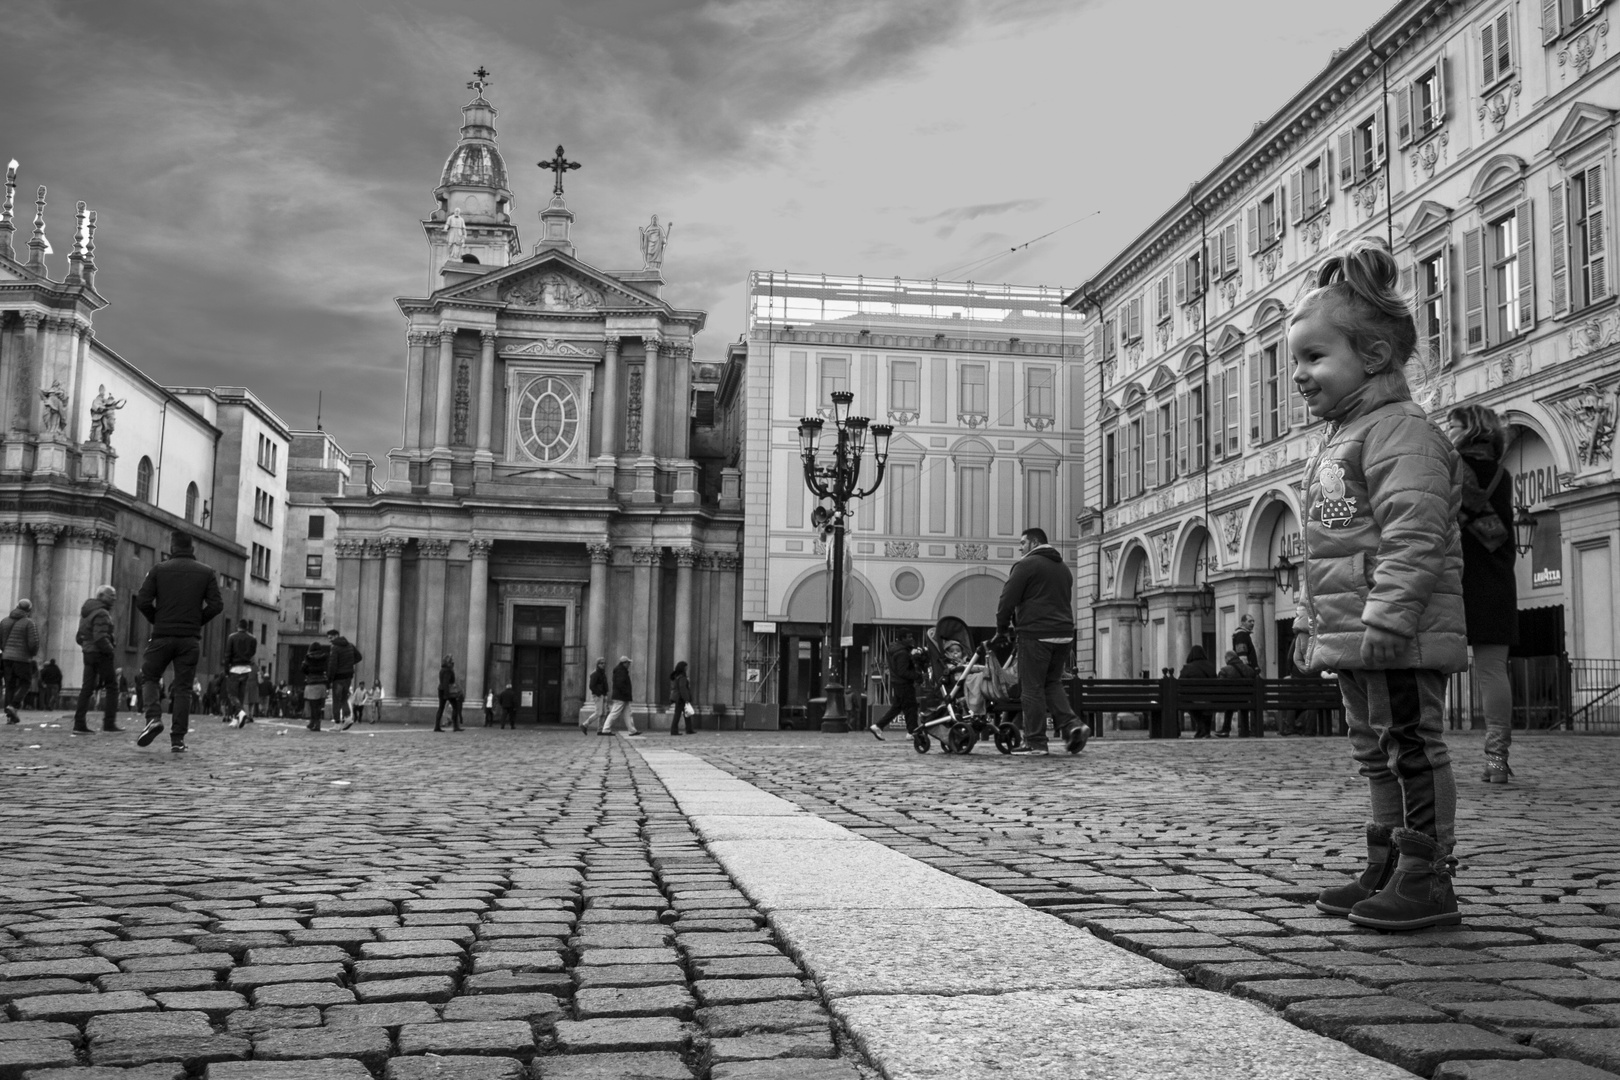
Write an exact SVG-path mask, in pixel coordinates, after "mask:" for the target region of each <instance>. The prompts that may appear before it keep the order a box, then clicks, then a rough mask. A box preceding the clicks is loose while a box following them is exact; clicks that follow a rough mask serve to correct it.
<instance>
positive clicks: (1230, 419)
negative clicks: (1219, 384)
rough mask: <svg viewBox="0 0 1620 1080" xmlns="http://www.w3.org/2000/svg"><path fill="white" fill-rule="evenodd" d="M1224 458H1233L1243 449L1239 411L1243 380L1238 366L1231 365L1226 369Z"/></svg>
mask: <svg viewBox="0 0 1620 1080" xmlns="http://www.w3.org/2000/svg"><path fill="white" fill-rule="evenodd" d="M1225 389H1226V408H1225V410H1224V416H1225V417H1226V456H1227V457H1234V456H1236V455H1237V454H1238V453H1239V452H1240V451H1242V449H1243V413H1242V411H1241V408H1242V405H1241V402H1242V395H1243V380H1242V376H1240V375H1239V374H1238V365H1237V364H1236V363H1233V364H1232V365H1230V366H1229V367H1228V368H1227V369H1226V380H1225Z"/></svg>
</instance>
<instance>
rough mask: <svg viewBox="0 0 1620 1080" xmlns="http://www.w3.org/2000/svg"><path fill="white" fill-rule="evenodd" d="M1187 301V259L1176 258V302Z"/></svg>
mask: <svg viewBox="0 0 1620 1080" xmlns="http://www.w3.org/2000/svg"><path fill="white" fill-rule="evenodd" d="M1186 302H1187V260H1186V259H1177V260H1176V304H1177V305H1178V306H1179V305H1181V304H1185V303H1186Z"/></svg>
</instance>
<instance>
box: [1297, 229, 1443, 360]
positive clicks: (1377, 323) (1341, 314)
mask: <svg viewBox="0 0 1620 1080" xmlns="http://www.w3.org/2000/svg"><path fill="white" fill-rule="evenodd" d="M1330 299H1332V300H1336V301H1337V303H1335V304H1333V305H1330V306H1329V307H1328V308H1327V309H1326V310H1328V311H1329V312H1330V316H1329V317H1330V318H1332V319H1333V321H1334V323H1335V324H1336V325H1338V327H1339V329H1340V330H1341V331H1343V332H1344V333H1345V334H1346V335H1347V336H1348V337H1349V339H1350V343H1351V346H1352V347H1353V348H1354V349H1355V350H1356V353H1357V354H1358V355H1360V356H1361V357H1363V358H1364V359H1367V360H1369V361H1374V360H1376V362H1377V363H1378V369H1379V370H1381V369H1382V368H1384V367H1386V366H1389V365H1394V366H1397V367H1398V366H1399V365H1401V364H1404V363H1405V362H1406V361H1407V360H1408V359H1409V358H1411V356H1412V355H1413V354H1414V353H1415V352H1416V351H1417V347H1418V341H1417V324H1416V322H1415V321H1414V320H1413V318H1412V309H1411V307H1410V305H1408V304H1407V302H1406V298H1405V297H1404V296H1402V295H1401V269H1400V266H1399V265H1398V264H1397V263H1396V262H1395V256H1394V255H1392V254H1390V251H1389V249H1388V248H1387V247H1385V246H1384V244H1383V242H1382V241H1379V240H1374V239H1370V238H1364V239H1360V240H1356V241H1353V242H1352V243H1351V244H1350V245H1349V246H1348V247H1346V248H1345V250H1344V253H1343V254H1341V255H1335V256H1333V257H1332V258H1330V259H1328V260H1327V261H1326V262H1325V263H1323V264H1322V268H1321V269H1320V270H1318V271H1317V274H1316V288H1315V289H1314V290H1312V291H1311V292H1310V293H1309V294H1307V295H1306V296H1305V298H1304V299H1303V300H1301V301H1300V303H1299V306H1298V307H1296V308H1295V310H1294V318H1295V319H1296V320H1297V319H1299V318H1302V317H1303V316H1304V315H1305V314H1306V313H1308V312H1309V311H1312V310H1314V309H1315V308H1316V307H1317V306H1319V305H1322V304H1323V303H1324V302H1325V301H1327V300H1330ZM1370 370H1371V369H1370Z"/></svg>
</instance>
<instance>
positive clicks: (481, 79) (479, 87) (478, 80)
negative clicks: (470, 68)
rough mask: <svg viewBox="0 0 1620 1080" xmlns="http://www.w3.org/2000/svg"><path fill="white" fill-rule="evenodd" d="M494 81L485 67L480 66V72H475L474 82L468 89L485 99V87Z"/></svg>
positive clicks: (468, 85)
mask: <svg viewBox="0 0 1620 1080" xmlns="http://www.w3.org/2000/svg"><path fill="white" fill-rule="evenodd" d="M494 81H495V80H494V79H491V78H490V77H489V72H488V71H487V70H485V68H484V65H483V64H479V65H478V70H477V71H475V72H473V80H472V82H470V83H468V84H467V89H469V90H471V91H474V92H475V93H476V94H478V96H479V97H483V96H484V87H486V86H488V85H489V84H490V83H492V82H494Z"/></svg>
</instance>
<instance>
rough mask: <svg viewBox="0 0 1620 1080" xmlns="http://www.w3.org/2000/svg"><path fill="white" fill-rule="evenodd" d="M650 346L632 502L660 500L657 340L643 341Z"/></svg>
mask: <svg viewBox="0 0 1620 1080" xmlns="http://www.w3.org/2000/svg"><path fill="white" fill-rule="evenodd" d="M642 341H643V342H645V343H646V347H647V359H646V362H645V363H643V364H642V365H641V447H640V456H639V457H637V458H636V487H635V491H633V492H632V493H631V496H630V497H631V500H632V501H633V502H642V503H655V502H657V501H658V441H657V440H658V411H659V405H660V401H659V396H658V395H659V389H658V387H659V381H660V380H659V377H658V339H657V338H655V337H649V338H642Z"/></svg>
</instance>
